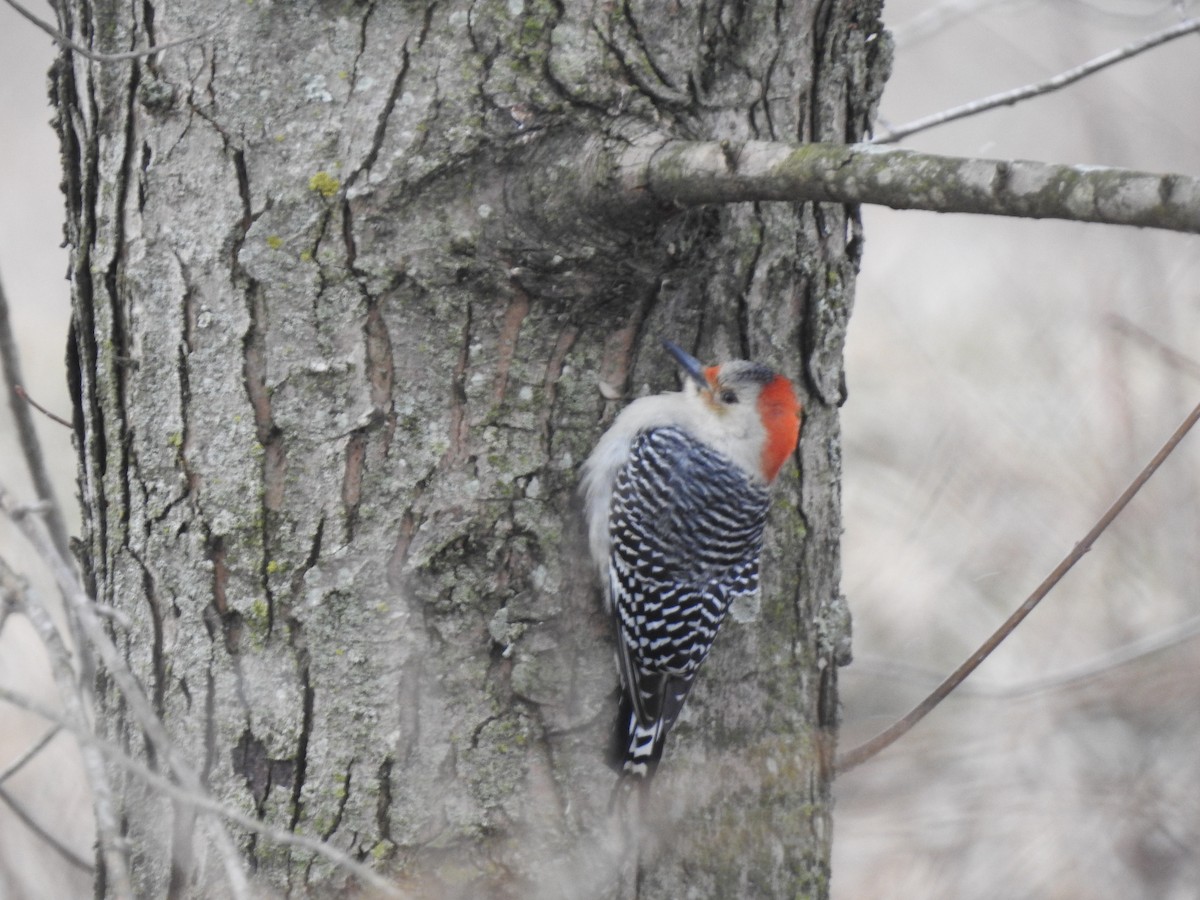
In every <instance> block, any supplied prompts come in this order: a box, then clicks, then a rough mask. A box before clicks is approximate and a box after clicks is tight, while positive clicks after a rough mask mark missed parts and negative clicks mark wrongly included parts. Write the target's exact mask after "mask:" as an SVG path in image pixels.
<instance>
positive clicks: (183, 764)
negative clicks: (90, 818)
mask: <svg viewBox="0 0 1200 900" xmlns="http://www.w3.org/2000/svg"><path fill="white" fill-rule="evenodd" d="M0 512H3V513H5V514H6V515H8V517H9V519H11V520H12V521H13V522H14V523H15V524H16V525H17V527H18V528H19V529H20V530H21V532H22V534H24V536H25V537H26V538H27V539H28V540H29V541H30V543H32V544H33V546H34V549H35V550H36V551H37V552H38V555H39V556H40V557H41V558H42V559H43V560H44V561H45V562H46V563H47V565H48V566H49V567H50V569H51V571H52V572H53V574H54V576H55V578H56V579H57V581H58V583H59V587H60V589H61V590H62V592H63V594H64V596H65V597H66V598H67V600H68V602H69V603H70V604H71V605H72V606H74V607H75V609H76V611H77V613H78V615H79V618H80V622H81V625H82V627H83V630H84V633H85V635H86V636H87V639H88V641H89V643H90V645H91V647H92V648H93V649H94V650H95V652H96V653H97V654H98V655H99V657H100V659H101V661H103V663H104V665H105V670H106V674H107V675H108V676H109V677H110V678H111V679H112V680H113V682H114V683H116V685H117V686H118V687H119V688H120V689H121V692H122V695H123V696H124V698H125V702H126V705H127V706H128V708H129V710H130V711H131V712H132V713H133V715H134V717H135V718H136V719H137V721H138V724H139V725H140V726H141V727H142V730H143V733H144V734H145V736H146V739H147V740H148V741H149V743H151V744H152V745H153V746H154V748H155V750H156V752H157V753H158V755H159V758H160V759H161V760H163V761H164V762H165V763H166V764H167V766H168V767H169V768H170V769H171V771H172V772H174V774H175V776H176V777H177V778H178V779H179V781H180V782H181V784H179V785H177V784H175V783H174V782H172V781H171V780H170V779H168V778H166V777H164V776H162V775H159V774H158V773H156V772H152V771H150V770H149V769H147V768H145V767H144V766H142V765H141V764H140V763H138V762H137V761H135V760H134V759H132V758H130V757H129V756H128V755H127V754H126V753H125V751H123V750H121V749H120V748H116V747H112V746H111V745H109V744H106V743H105V742H103V741H100V740H99V739H98V738H96V737H95V736H94V735H92V734H91V732H90V730H89V729H88V728H87V727H85V725H79V726H76V725H75V724H74V723H73V722H71V721H69V720H68V719H65V718H63V717H61V716H58V715H57V714H55V713H54V712H53V711H52V710H49V709H48V708H46V707H45V706H44V705H42V704H38V703H36V702H34V701H31V700H30V699H29V698H25V697H20V696H19V695H17V694H15V693H13V692H10V691H6V690H5V689H4V688H3V687H0V699H6V700H8V701H9V702H12V703H19V704H20V705H22V706H24V708H25V709H28V710H30V711H31V712H35V713H37V714H38V715H40V716H43V717H44V718H47V719H48V720H49V721H52V722H58V723H59V724H62V725H64V726H65V727H67V728H69V729H70V730H71V732H72V733H73V734H74V735H75V736H76V737H77V738H78V739H79V741H80V746H81V748H83V749H84V750H85V751H87V750H88V748H92V749H94V750H98V751H99V752H101V753H103V754H104V755H106V756H109V757H110V758H112V759H114V760H115V761H116V762H117V763H118V764H119V765H121V766H122V767H124V768H125V769H126V770H128V771H130V772H132V773H133V774H135V775H137V776H138V777H139V778H141V779H142V780H144V781H146V782H147V783H148V784H150V786H151V787H154V788H155V789H156V790H158V791H159V792H161V793H162V794H164V795H165V796H168V797H171V798H172V799H175V800H178V801H180V802H182V803H186V804H188V805H190V806H194V807H195V808H197V809H198V810H201V811H202V812H204V813H206V814H207V815H209V816H218V817H220V819H223V820H227V821H229V822H232V823H234V824H236V825H238V826H239V827H241V828H244V829H247V830H251V831H256V832H258V833H260V834H262V835H264V836H266V837H267V838H269V839H270V840H272V841H275V842H277V843H281V844H290V845H293V846H298V847H301V848H303V849H306V850H309V851H311V852H313V853H317V854H319V855H321V856H324V857H325V858H326V859H328V860H329V861H330V862H332V863H334V864H335V865H338V866H341V867H343V868H345V869H347V870H348V871H350V872H352V873H353V874H354V875H355V877H357V878H359V879H361V880H362V881H363V882H364V883H367V884H369V885H371V887H373V888H374V889H375V890H377V891H379V892H380V893H382V894H386V895H388V896H397V895H398V894H397V892H396V889H395V887H394V886H393V885H391V884H390V883H389V882H388V881H387V880H386V879H384V878H382V877H381V876H380V875H379V874H377V873H376V872H375V871H373V870H372V869H370V868H369V867H368V866H364V865H363V864H362V863H359V862H358V861H356V860H354V859H353V858H351V857H350V856H348V855H346V854H344V853H342V852H341V851H340V850H338V849H337V848H335V847H332V846H330V845H328V844H326V843H325V842H324V841H322V840H320V839H318V838H310V837H306V836H304V835H297V834H293V833H291V832H286V831H280V830H278V829H274V828H271V827H270V826H268V825H266V824H265V823H263V822H260V821H259V820H257V819H254V818H251V817H249V816H246V815H243V814H242V813H239V812H238V811H237V810H234V809H231V808H229V807H227V806H225V805H223V804H221V803H220V802H218V801H217V800H214V799H212V798H211V797H210V796H209V795H208V793H207V791H206V790H205V789H204V786H203V784H202V783H201V781H200V778H199V776H198V775H197V774H196V771H195V769H194V768H193V767H192V766H191V764H190V763H189V762H188V761H187V760H186V759H185V758H184V757H183V755H182V754H181V753H180V752H179V749H178V748H177V747H176V746H175V745H174V744H173V743H172V742H171V740H170V738H169V736H168V735H167V732H166V729H165V727H164V726H163V724H162V722H161V721H160V720H159V719H158V717H157V715H155V713H154V710H153V708H152V707H151V705H150V701H149V700H148V698H147V697H146V695H145V693H144V692H143V690H142V688H141V685H140V684H139V683H138V681H137V678H136V677H135V676H134V674H133V672H131V671H130V670H129V668H128V667H127V666H126V665H125V664H124V661H123V660H122V658H121V656H120V652H119V651H118V650H117V648H116V646H115V645H114V644H113V643H112V641H111V639H110V638H109V637H108V635H107V633H106V632H105V631H104V628H103V626H102V625H101V624H100V621H99V617H98V616H97V614H96V613H95V611H94V609H93V608H92V607H93V604H92V603H91V602H90V601H89V600H88V598H87V595H86V594H85V593H84V592H83V589H82V587H81V586H80V585H79V582H78V580H77V579H76V578H75V573H74V571H73V570H72V569H71V566H70V563H69V562H68V561H67V560H66V559H65V558H63V557H61V556H59V555H57V554H56V552H55V549H54V547H53V546H52V545H51V544H50V542H49V541H48V540H47V539H46V537H45V535H43V534H42V533H41V531H40V530H39V529H38V528H37V527H35V524H34V521H35V520H33V519H32V518H31V517H30V516H28V515H22V514H21V513H20V512H19V511H18V510H15V509H14V508H13V504H12V502H11V500H10V499H9V497H8V494H7V492H6V491H5V490H4V488H3V486H2V485H0ZM26 611H27V613H33V614H35V615H36V614H38V613H40V614H41V615H42V616H45V613H44V611H42V610H39V609H36V608H27V609H26ZM46 618H47V620H48V617H46ZM35 624H36V623H35ZM40 630H41V629H39V632H40ZM50 640H51V643H53V637H51V638H50ZM52 655H53V653H52ZM67 699H68V698H64V702H66V700H67ZM99 817H100V814H99V812H98V813H97V818H98V819H99ZM213 829H214V831H217V832H221V831H223V829H224V825H223V824H222V822H220V821H214V823H213ZM214 843H215V844H216V847H217V850H218V852H219V853H220V854H221V856H222V859H223V862H224V863H225V868H226V871H227V873H228V875H229V879H230V885H231V888H232V890H233V891H234V893H235V894H239V893H240V894H244V893H245V890H243V888H244V887H245V879H244V876H243V873H242V871H241V867H240V864H239V862H238V860H239V858H238V857H237V850H236V847H235V846H234V844H233V842H232V840H230V839H229V836H228V835H227V834H220V835H219V836H218V838H217V839H216V840H215V841H214Z"/></svg>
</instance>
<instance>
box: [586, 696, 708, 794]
mask: <svg viewBox="0 0 1200 900" xmlns="http://www.w3.org/2000/svg"><path fill="white" fill-rule="evenodd" d="M638 680H639V681H640V682H641V684H640V685H639V687H641V688H643V689H644V688H645V686H646V684H647V682H648V681H651V680H657V681H658V682H659V690H658V694H657V697H655V698H654V702H652V703H649V704H646V703H644V704H643V706H644V707H648V708H651V709H653V710H654V711H655V712H656V715H655V716H654V718H651V719H648V720H647V721H639V720H638V715H637V710H636V708H635V706H634V703H633V699H632V697H631V695H630V688H629V687H623V688H622V690H621V697H620V701H619V702H618V704H617V715H616V718H615V719H614V721H613V728H612V735H611V739H610V741H609V746H608V754H607V756H606V760H605V761H606V762H607V763H608V766H609V768H611V769H613V770H614V771H616V772H618V773H621V774H625V775H634V776H639V777H642V778H647V779H649V778H651V777H652V776H653V775H654V772H655V770H656V769H657V768H658V762H659V760H660V759H662V753H663V744H664V743H665V742H666V738H667V734H668V732H670V730H671V726H672V725H674V724H675V720H676V719H677V718H679V712H680V710H682V709H683V703H684V701H685V700H686V699H687V695H688V692H689V691H690V690H691V688H692V678H691V677H679V676H671V675H666V676H657V677H656V678H653V679H651V678H646V677H643V678H640V679H638ZM633 690H638V687H634V688H633ZM644 693H645V692H644V690H643V695H644Z"/></svg>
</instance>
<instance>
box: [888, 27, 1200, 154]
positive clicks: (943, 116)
mask: <svg viewBox="0 0 1200 900" xmlns="http://www.w3.org/2000/svg"><path fill="white" fill-rule="evenodd" d="M1196 31H1200V19H1186V20H1184V21H1183V22H1179V23H1178V24H1176V25H1172V26H1171V27H1170V28H1164V29H1163V30H1162V31H1157V32H1155V33H1154V34H1152V35H1149V36H1148V37H1144V38H1142V39H1141V40H1140V41H1135V42H1134V43H1132V44H1129V45H1128V46H1125V47H1121V48H1120V49H1118V50H1110V51H1109V52H1108V53H1105V54H1102V55H1101V56H1097V57H1096V58H1095V59H1091V60H1088V61H1087V62H1085V63H1083V65H1079V66H1076V67H1075V68H1073V69H1067V71H1065V72H1059V73H1058V74H1057V75H1055V76H1054V77H1052V78H1047V79H1046V80H1045V81H1039V82H1037V83H1035V84H1027V85H1025V86H1023V87H1019V88H1013V89H1012V90H1008V91H1003V92H1001V93H999V94H993V95H992V96H990V97H983V98H981V99H979V100H972V101H971V102H970V103H964V104H963V105H962V106H956V107H954V108H953V109H947V110H945V111H943V112H940V113H934V114H933V115H930V116H924V117H923V118H920V119H915V120H913V121H912V122H909V123H907V124H906V125H900V126H898V127H896V128H892V129H890V130H889V131H888V132H887V133H886V134H881V135H878V136H877V137H875V138H874V139H873V140H872V141H871V142H870V143H872V144H891V143H895V142H896V141H898V140H900V139H901V138H906V137H908V136H909V135H913V134H916V133H917V132H919V131H927V130H928V129H930V128H936V127H937V126H938V125H945V124H946V123H947V122H955V121H957V120H959V119H965V118H967V117H968V116H974V115H978V114H979V113H983V112H987V111H988V110H991V109H996V108H997V107H999V106H1012V105H1013V104H1014V103H1019V102H1020V101H1022V100H1028V99H1029V98H1031V97H1037V96H1040V95H1042V94H1050V93H1053V92H1054V91H1058V90H1062V89H1063V88H1065V87H1067V86H1068V85H1071V84H1074V83H1075V82H1077V81H1081V80H1083V79H1084V78H1087V77H1088V76H1089V75H1094V74H1095V73H1096V72H1099V71H1100V70H1101V69H1107V68H1108V67H1109V66H1112V65H1115V64H1116V63H1119V62H1124V61H1125V60H1127V59H1132V58H1133V57H1135V56H1137V55H1139V54H1141V53H1145V52H1146V51H1147V50H1153V49H1154V48H1155V47H1159V46H1161V45H1163V44H1165V43H1167V42H1168V41H1173V40H1175V39H1176V38H1180V37H1183V36H1184V35H1186V34H1192V33H1193V32H1196Z"/></svg>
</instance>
